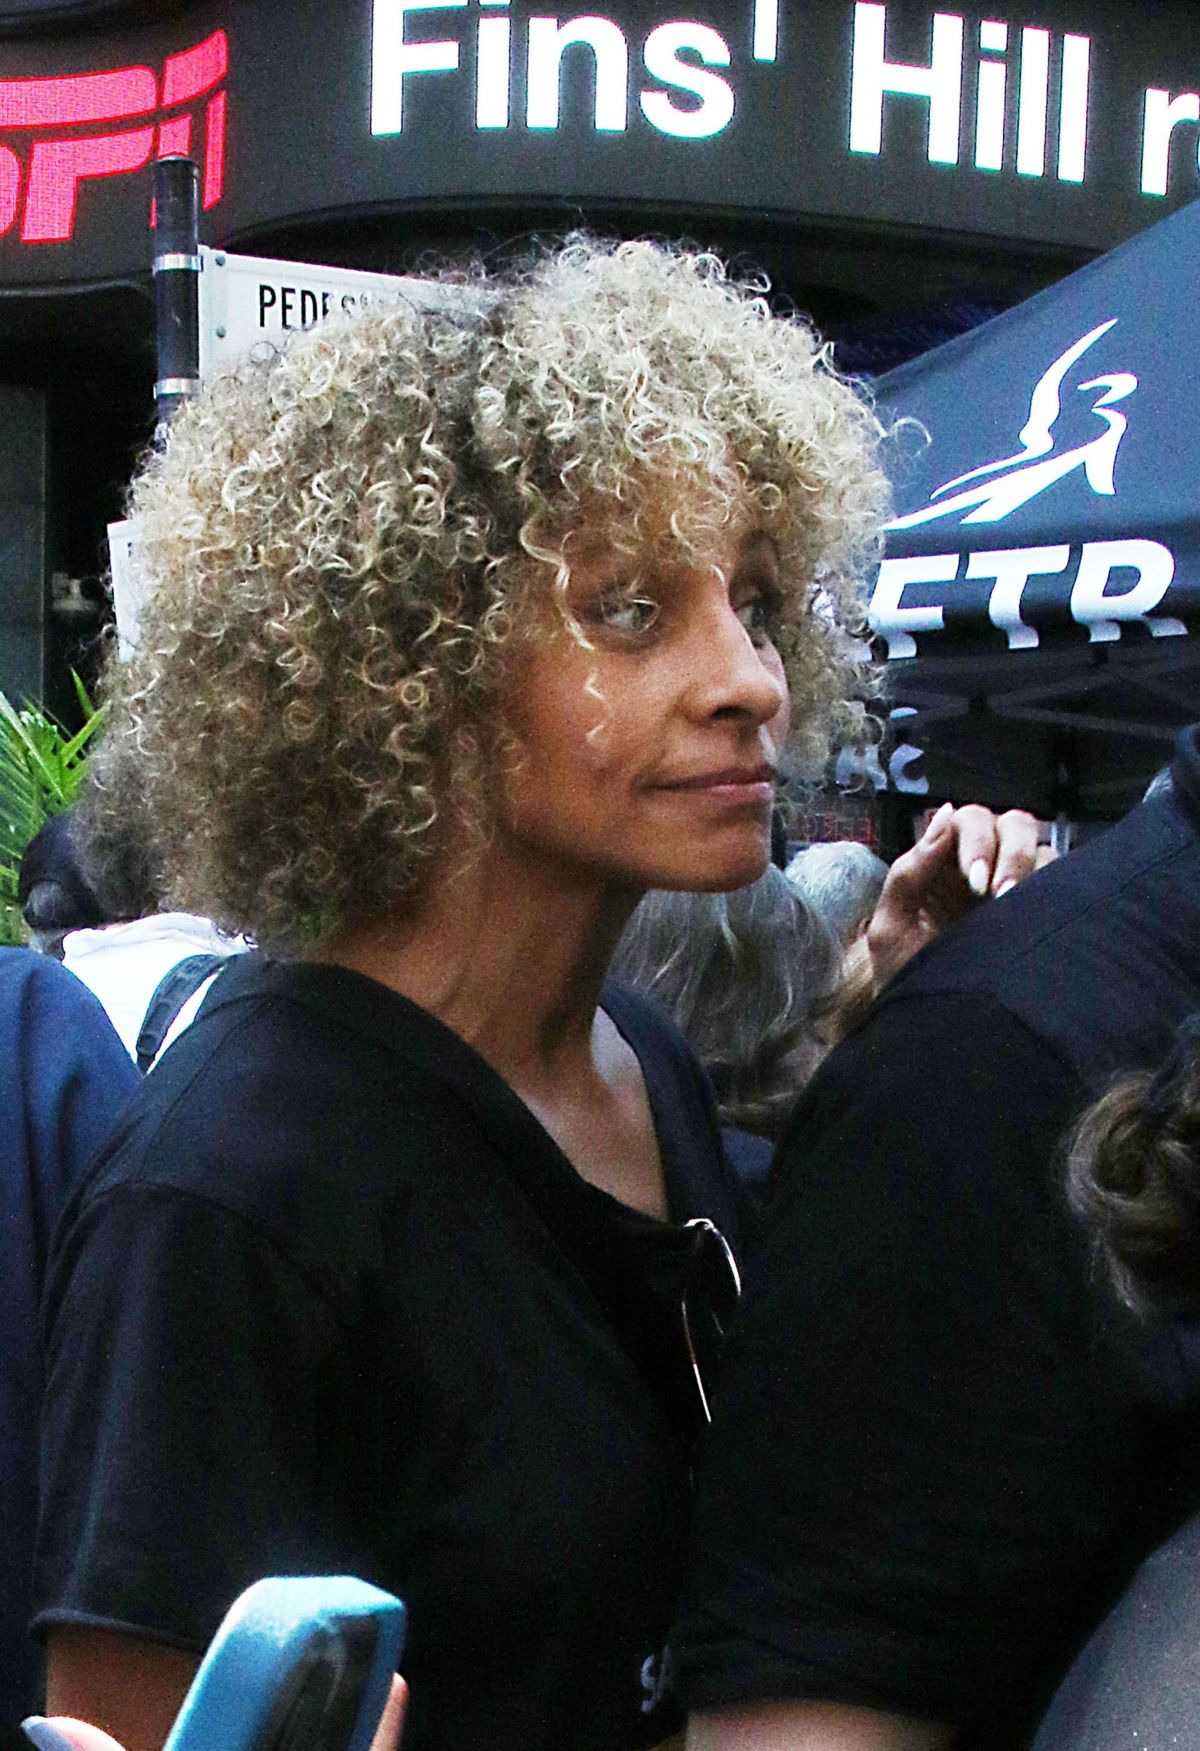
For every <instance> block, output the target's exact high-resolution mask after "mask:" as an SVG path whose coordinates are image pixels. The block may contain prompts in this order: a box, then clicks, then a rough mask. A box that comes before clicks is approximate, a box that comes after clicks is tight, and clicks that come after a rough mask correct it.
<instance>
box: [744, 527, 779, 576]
mask: <svg viewBox="0 0 1200 1751" xmlns="http://www.w3.org/2000/svg"><path fill="white" fill-rule="evenodd" d="M779 565H780V558H779V547H778V544H777V542H776V540H775V537H774V536H773V535H772V534H770V533H769V531H768V530H766V529H754V530H752V531H751V533H750V534H749V535H747V536H746V538H745V540H744V541H743V542H742V544H741V547H740V548H739V549H738V556H737V562H736V565H735V567H734V570H735V575H737V576H739V577H744V576H745V575H746V574H747V573H756V572H761V573H763V574H767V575H769V576H770V577H772V578H773V577H775V575H776V574H777V572H778V570H779Z"/></svg>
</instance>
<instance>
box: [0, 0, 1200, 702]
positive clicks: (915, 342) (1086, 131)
mask: <svg viewBox="0 0 1200 1751" xmlns="http://www.w3.org/2000/svg"><path fill="white" fill-rule="evenodd" d="M681 13H683V14H685V16H684V17H683V18H681V17H680V14H681ZM1194 25H1195V7H1194V0H1177V3H1175V4H1166V3H1164V4H1160V5H1159V6H1157V7H1155V8H1142V9H1130V8H1128V7H1127V6H1125V5H1123V4H1119V3H1118V0H1047V3H1046V4H1042V5H1038V6H1034V5H1032V4H1029V5H1023V6H1022V7H1020V8H1016V7H1014V6H1010V5H1009V4H1007V3H1005V4H1003V5H1000V6H999V7H997V8H995V9H988V10H980V9H978V8H972V9H970V10H966V9H957V10H955V11H949V10H937V11H936V13H935V8H934V7H933V6H932V5H926V4H915V3H911V0H890V3H889V4H887V5H886V6H884V5H861V4H855V0H777V3H775V0H734V3H730V0H725V3H722V4H716V3H712V0H710V3H707V4H705V3H701V0H690V3H688V4H686V5H684V6H680V5H678V4H677V3H674V0H664V3H645V0H641V3H635V0H623V3H621V4H617V3H615V0H600V3H599V4H597V6H596V7H595V9H592V8H590V7H589V8H587V9H585V8H583V7H579V8H569V7H566V6H560V7H559V8H558V9H557V11H556V12H554V13H551V12H549V11H548V10H546V9H545V7H544V5H540V4H537V3H533V4H531V3H529V0H444V3H442V4H424V5H421V6H415V5H407V6H406V5H404V4H403V3H402V0H352V3H348V0H339V3H336V4H329V5H326V6H323V7H319V8H300V7H297V6H295V5H293V4H288V3H286V0H223V3H220V0H205V3H203V4H199V3H197V4H176V5H171V4H158V5H153V6H151V5H144V4H143V5H129V4H126V5H113V4H102V3H93V4H71V3H70V0H57V3H54V0H51V3H50V4H40V5H39V4H37V0H25V3H24V4H16V3H15V0H7V3H6V0H0V385H3V386H4V387H3V389H2V390H0V398H2V399H3V402H4V405H3V408H2V409H0V413H2V414H3V417H4V420H5V425H4V428H3V429H4V431H5V434H6V445H7V448H8V449H9V451H10V452H11V455H10V456H9V457H8V459H7V461H4V462H0V556H3V557H2V563H0V590H2V591H3V598H2V600H0V686H3V687H4V688H5V689H6V690H8V691H10V692H17V693H22V692H32V691H34V687H33V686H32V685H31V679H32V678H33V677H35V676H36V674H37V671H38V661H39V659H38V655H37V650H36V646H37V642H38V637H39V635H38V631H37V628H38V626H39V623H41V624H42V625H43V627H44V632H43V634H42V635H41V645H42V650H41V659H40V660H41V668H42V673H43V676H44V686H45V692H46V695H47V698H48V700H49V702H50V703H51V705H52V706H53V705H59V706H64V707H65V706H67V705H68V704H69V699H70V694H69V682H68V664H69V662H70V661H72V660H74V661H76V662H79V663H81V664H82V665H83V667H84V668H85V670H86V668H87V666H88V661H89V658H88V653H87V649H86V641H87V638H88V636H90V635H91V633H92V632H93V631H94V627H95V621H93V622H91V623H90V624H89V622H88V620H87V599H89V598H90V599H91V600H92V602H93V604H94V607H95V610H96V613H97V614H98V613H99V608H100V601H101V597H102V588H101V585H100V583H99V578H100V574H101V572H102V570H103V566H104V548H103V533H104V525H105V523H106V522H107V521H108V520H109V519H110V518H112V517H114V516H115V515H117V514H119V511H120V503H121V493H122V488H123V485H124V482H125V480H126V479H127V478H128V475H129V472H130V469H131V467H132V465H133V462H134V459H135V457H136V455H137V452H138V450H139V449H140V448H141V446H142V445H144V443H145V442H146V441H147V439H148V437H149V435H150V424H151V416H152V405H151V402H152V382H153V377H154V361H153V352H152V332H153V330H152V302H151V281H150V275H149V256H150V237H149V234H148V229H147V220H148V204H149V170H148V165H149V163H150V161H151V159H152V158H153V157H154V156H156V155H159V154H162V153H165V152H168V151H180V150H184V151H188V152H190V153H191V154H192V155H193V156H194V157H195V158H196V159H197V160H198V162H199V164H200V167H201V177H202V188H203V193H204V201H205V210H204V213H203V216H202V236H203V238H204V240H205V241H206V242H210V243H214V244H217V243H221V244H226V245H229V246H231V247H234V248H239V247H240V248H242V249H245V250H249V251H252V252H254V253H256V254H263V255H282V256H290V257H294V258H296V259H305V260H312V261H326V262H336V263H341V264H344V265H347V266H358V267H367V268H373V269H380V270H384V271H392V272H402V271H412V270H413V269H414V268H418V269H419V267H420V265H421V263H422V261H423V260H425V259H428V257H429V255H430V254H431V253H433V254H441V253H445V252H447V251H450V252H454V251H459V250H465V249H476V250H483V251H485V252H494V251H501V252H502V251H503V250H505V249H507V248H512V247H521V246H523V244H525V243H526V242H527V241H528V238H529V236H530V234H531V233H537V232H541V233H553V232H560V231H562V230H563V229H566V228H569V227H570V226H571V225H572V224H577V223H581V222H582V223H586V224H589V225H591V226H593V227H595V228H597V229H600V230H604V231H609V232H620V233H638V232H646V231H649V232H652V233H655V234H659V235H665V236H675V237H678V236H687V237H689V238H691V239H692V240H694V241H696V242H699V243H702V244H705V245H712V246H714V247H716V248H718V249H719V250H721V251H722V252H723V253H724V254H726V255H727V256H731V257H732V258H733V259H734V260H735V262H736V263H737V264H738V265H739V266H741V267H743V268H754V269H761V270H764V271H765V272H767V273H768V274H769V275H770V277H771V280H772V283H773V285H774V287H775V290H776V294H777V295H778V296H779V297H780V298H781V299H785V300H791V301H792V302H793V303H794V304H795V305H796V306H798V307H799V308H801V309H803V310H805V311H806V312H808V313H810V314H811V315H812V316H813V317H814V319H815V320H816V321H817V323H818V324H819V326H821V327H822V328H823V329H824V331H825V332H826V333H827V334H828V335H830V337H831V338H832V339H833V340H834V342H835V344H836V346H837V352H838V358H839V362H840V363H841V364H842V365H843V366H844V367H845V368H847V369H849V370H852V371H856V372H863V373H866V374H869V375H873V374H875V373H877V372H880V371H883V370H886V369H888V368H889V367H891V366H893V365H895V364H897V363H899V362H901V361H902V360H903V359H904V358H906V357H910V356H912V355H914V354H916V353H919V352H922V351H924V350H926V349H927V348H928V347H930V346H932V345H934V344H936V343H937V342H938V341H939V340H942V339H944V338H946V337H947V336H948V335H950V334H953V333H955V332H958V331H960V330H962V329H964V328H968V327H970V326H972V325H973V324H974V323H976V322H978V321H980V320H982V319H983V318H985V317H986V316H987V315H989V314H992V313H994V312H995V311H997V310H999V309H1002V308H1005V307H1007V306H1008V305H1010V304H1012V303H1014V302H1016V301H1017V300H1019V299H1021V298H1023V297H1025V296H1027V295H1029V294H1030V293H1031V292H1033V291H1036V290H1038V289H1039V288H1040V287H1042V286H1044V285H1047V284H1049V283H1051V282H1052V281H1053V280H1055V279H1057V278H1058V277H1060V276H1061V275H1062V274H1064V273H1066V272H1068V271H1070V270H1071V269H1072V268H1074V267H1076V266H1078V265H1080V264H1081V263H1082V262H1083V261H1085V260H1087V259H1088V258H1089V257H1090V256H1091V255H1093V254H1095V253H1097V252H1099V251H1100V250H1102V249H1105V248H1107V247H1110V246H1111V245H1113V244H1115V243H1117V242H1119V241H1121V240H1122V239H1123V238H1125V237H1127V236H1130V235H1132V234H1133V233H1134V232H1136V231H1138V230H1140V229H1141V228H1143V227H1144V226H1146V225H1148V224H1151V223H1153V222H1154V221H1155V220H1156V219H1158V218H1160V217H1162V216H1163V215H1164V214H1165V213H1166V212H1168V211H1170V210H1172V209H1173V208H1174V207H1176V206H1179V205H1181V204H1183V203H1184V202H1186V201H1188V200H1190V199H1193V198H1195V197H1196V196H1197V194H1200V173H1198V170H1197V137H1198V134H1200V121H1198V120H1197V119H1196V118H1200V36H1197V34H1196V32H1195V29H1194ZM576 39H578V40H576ZM505 43H507V47H508V54H507V58H506V57H505V56H504V54H503V48H504V45H505ZM905 86H909V87H911V88H912V89H910V90H904V89H903V87H905ZM1160 185H1162V187H1163V188H1164V189H1165V192H1158V191H1159V188H1160ZM1151 191H1154V192H1151ZM10 410H12V411H11V417H10ZM35 413H36V417H35ZM18 452H19V456H18ZM38 458H43V459H44V464H43V462H39V461H38ZM39 506H40V511H38V510H36V509H35V510H31V507H39ZM39 523H40V540H39V539H38V537H37V535H36V534H35V533H34V531H35V530H36V528H37V526H38V525H39ZM22 531H23V532H24V533H22ZM23 542H24V545H22V543H23ZM39 573H40V578H39ZM56 573H57V574H59V584H58V586H57V587H56V588H57V595H58V598H59V601H58V609H57V611H56V612H52V611H51V581H50V580H51V578H52V576H53V575H54V574H56ZM71 578H77V579H82V580H83V595H84V598H85V600H84V604H83V606H82V607H81V606H80V603H79V600H78V594H79V593H78V591H77V590H75V589H74V587H73V586H72V587H70V588H68V587H66V585H65V584H64V582H63V580H66V579H71ZM39 602H40V607H39ZM31 640H32V642H31Z"/></svg>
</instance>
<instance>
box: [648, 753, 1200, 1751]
mask: <svg viewBox="0 0 1200 1751" xmlns="http://www.w3.org/2000/svg"><path fill="white" fill-rule="evenodd" d="M1197 749H1198V743H1197V737H1196V734H1195V732H1191V733H1190V734H1189V735H1188V736H1187V737H1185V738H1184V740H1183V741H1182V743H1181V746H1180V751H1179V754H1178V756H1177V760H1176V764H1175V769H1174V773H1175V793H1174V795H1173V796H1166V797H1160V798H1158V799H1156V800H1154V801H1152V802H1150V803H1147V804H1144V805H1143V806H1142V807H1141V808H1140V809H1138V810H1137V811H1135V813H1134V814H1133V815H1132V816H1131V817H1129V818H1128V819H1127V820H1126V821H1125V822H1123V823H1121V825H1120V826H1118V827H1117V828H1115V829H1113V830H1112V831H1111V832H1110V833H1109V834H1107V835H1105V836H1104V838H1103V839H1101V840H1097V841H1095V842H1093V844H1091V845H1089V846H1088V847H1085V848H1084V849H1083V850H1081V851H1078V852H1074V853H1072V854H1071V855H1070V856H1069V857H1067V858H1066V859H1064V860H1062V861H1061V862H1060V863H1058V864H1056V865H1054V866H1053V867H1052V868H1050V869H1049V870H1047V871H1045V872H1043V873H1042V874H1041V875H1040V876H1038V877H1035V878H1033V879H1032V880H1031V881H1029V882H1028V883H1025V884H1023V885H1022V887H1020V888H1019V889H1017V890H1015V891H1014V892H1012V893H1010V894H1009V895H1007V896H1005V897H1004V898H1003V899H1001V900H998V901H994V902H991V903H990V904H989V905H988V906H987V907H985V908H982V909H981V910H980V911H979V912H978V913H976V914H974V915H973V916H972V918H971V919H970V920H968V922H967V923H966V924H965V925H964V926H963V928H962V929H961V930H960V931H959V932H957V933H956V934H955V935H954V936H953V937H952V938H950V939H949V940H947V941H946V942H944V943H942V944H939V945H937V946H936V947H935V948H934V949H933V950H931V951H927V952H926V953H925V954H923V955H921V956H919V957H918V958H917V959H916V960H915V961H914V962H913V963H912V964H911V966H910V967H909V968H907V969H906V970H905V972H904V973H902V974H901V975H900V976H899V977H898V978H897V979H896V980H895V981H894V983H893V984H892V986H890V987H889V989H888V991H887V993H886V994H885V995H884V997H883V999H882V1001H881V1002H880V1003H879V1004H878V1006H877V1007H876V1009H875V1011H874V1012H873V1014H872V1015H871V1017H870V1018H869V1019H868V1020H867V1021H866V1023H865V1024H864V1025H863V1026H862V1027H861V1028H860V1030H859V1031H858V1032H857V1033H856V1034H854V1035H853V1036H852V1037H851V1038H850V1039H849V1040H848V1041H846V1042H845V1043H844V1044H843V1046H842V1047H840V1048H839V1049H838V1050H837V1051H836V1052H835V1053H833V1054H832V1055H831V1056H830V1057H829V1058H828V1059H827V1060H826V1062H825V1064H824V1066H823V1067H822V1070H821V1071H820V1072H819V1073H818V1075H817V1077H816V1078H815V1079H814V1081H813V1083H812V1084H811V1085H810V1088H809V1090H808V1091H807V1093H806V1096H805V1098H804V1099H803V1101H802V1102H801V1105H800V1107H799V1109H798V1111H797V1113H796V1115H795V1117H794V1119H793V1122H792V1125H791V1127H790V1129H789V1132H788V1135H787V1137H786V1138H785V1140H784V1142H783V1144H782V1147H781V1151H780V1159H779V1163H778V1184H777V1186H776V1188H775V1195H774V1196H773V1199H772V1203H771V1206H770V1209H769V1212H768V1218H767V1222H766V1225H765V1234H766V1237H767V1238H766V1241H765V1244H764V1247H763V1249H762V1252H761V1254H760V1255H759V1256H757V1257H756V1258H755V1259H754V1260H753V1261H752V1264H751V1268H750V1271H749V1273H748V1281H747V1288H746V1295H745V1298H744V1303H743V1320H742V1325H741V1330H740V1332H738V1333H737V1334H735V1337H734V1340H733V1342H732V1343H731V1345H730V1349H729V1352H728V1355H727V1357H726V1363H725V1367H724V1370H723V1381H722V1386H721V1389H720V1391H719V1393H718V1395H717V1403H716V1406H715V1409H714V1417H715V1421H714V1427H713V1430H712V1436H711V1440H710V1443H709V1445H708V1449H707V1452H706V1456H705V1459H704V1462H703V1465H702V1467H701V1475H700V1479H699V1496H698V1506H697V1522H696V1531H695V1543H694V1556H693V1561H692V1564H691V1568H690V1573H689V1580H688V1583H687V1586H686V1588H685V1593H684V1600H683V1604H682V1608H681V1612H680V1616H679V1620H678V1625H677V1632H676V1637H675V1655H676V1675H677V1679H678V1682H679V1686H680V1691H681V1694H682V1696H683V1698H684V1701H685V1703H687V1704H688V1705H689V1706H691V1707H696V1708H700V1707H720V1706H726V1705H729V1704H732V1703H734V1702H739V1701H750V1700H765V1699H768V1698H772V1697H775V1698H785V1697H786V1698H804V1697H808V1698H813V1699H825V1700H828V1701H836V1702H845V1703H856V1704H861V1705H864V1706H872V1707H876V1708H880V1709H883V1710H888V1711H892V1712H896V1713H904V1714H911V1715H915V1716H917V1717H926V1718H930V1719H935V1720H946V1721H952V1722H957V1723H965V1731H964V1735H963V1740H964V1743H970V1744H973V1745H983V1744H994V1745H999V1746H1005V1747H1011V1746H1012V1745H1014V1744H1015V1743H1018V1742H1019V1741H1020V1738H1021V1736H1022V1734H1023V1733H1024V1732H1025V1731H1026V1730H1027V1728H1028V1725H1029V1723H1030V1720H1031V1719H1032V1717H1033V1716H1034V1714H1035V1713H1036V1709H1037V1707H1038V1704H1039V1700H1040V1699H1041V1698H1042V1696H1043V1695H1044V1694H1045V1691H1046V1688H1047V1686H1048V1685H1049V1684H1050V1683H1051V1682H1052V1679H1053V1677H1054V1675H1055V1674H1056V1673H1059V1672H1061V1670H1063V1669H1064V1668H1065V1665H1066V1663H1067V1661H1068V1659H1069V1657H1070V1653H1071V1650H1072V1648H1073V1646H1074V1645H1075V1643H1076V1642H1077V1641H1078V1639H1079V1637H1080V1636H1081V1634H1082V1633H1083V1631H1084V1630H1085V1629H1086V1627H1088V1626H1089V1625H1090V1624H1091V1623H1093V1622H1095V1621H1096V1620H1097V1619H1098V1617H1099V1616H1100V1615H1101V1613H1102V1612H1103V1610H1104V1607H1105V1605H1106V1603H1107V1602H1108V1600H1109V1599H1110V1598H1111V1596H1112V1593H1113V1591H1114V1589H1115V1588H1116V1587H1118V1586H1119V1585H1120V1583H1121V1581H1122V1579H1123V1578H1124V1576H1125V1574H1126V1573H1127V1572H1128V1570H1129V1568H1130V1567H1131V1566H1132V1563H1133V1562H1134V1561H1135V1560H1136V1557H1137V1555H1139V1554H1140V1553H1142V1552H1144V1551H1145V1550H1146V1549H1148V1548H1149V1546H1150V1544H1151V1543H1152V1542H1153V1541H1154V1539H1155V1538H1156V1537H1157V1536H1158V1535H1159V1534H1160V1533H1161V1531H1162V1530H1163V1527H1164V1525H1166V1524H1168V1523H1170V1522H1171V1520H1172V1518H1177V1517H1178V1516H1179V1515H1180V1514H1181V1513H1182V1512H1183V1511H1184V1509H1185V1507H1186V1505H1187V1497H1186V1495H1185V1493H1184V1492H1185V1490H1186V1487H1187V1477H1186V1473H1187V1471H1189V1470H1190V1474H1191V1477H1190V1483H1191V1487H1192V1488H1193V1490H1195V1489H1196V1488H1197V1486H1200V1466H1198V1465H1197V1464H1196V1460H1195V1453H1196V1452H1197V1451H1200V1447H1197V1446H1196V1445H1190V1443H1194V1440H1195V1425H1194V1420H1193V1414H1194V1413H1193V1410H1192V1409H1191V1407H1190V1406H1189V1394H1191V1396H1192V1398H1193V1399H1194V1394H1192V1392H1191V1388H1192V1383H1191V1381H1190V1380H1189V1379H1188V1378H1187V1376H1186V1374H1185V1373H1183V1372H1182V1371H1181V1370H1180V1369H1178V1368H1176V1366H1175V1364H1176V1362H1177V1359H1178V1358H1177V1356H1176V1353H1175V1352H1174V1350H1173V1349H1172V1347H1171V1343H1170V1339H1169V1335H1168V1334H1166V1333H1162V1332H1160V1333H1155V1334H1149V1335H1148V1336H1147V1334H1143V1333H1142V1332H1141V1331H1140V1329H1139V1328H1136V1327H1135V1326H1134V1325H1133V1323H1132V1321H1131V1320H1130V1319H1129V1318H1128V1317H1127V1316H1126V1315H1125V1314H1123V1312H1122V1310H1121V1309H1120V1308H1119V1307H1118V1306H1117V1305H1116V1304H1115V1301H1114V1300H1113V1298H1112V1297H1111V1296H1110V1295H1109V1294H1108V1293H1107V1292H1106V1288H1105V1285H1104V1282H1103V1279H1102V1273H1101V1272H1100V1271H1099V1269H1098V1267H1097V1265H1096V1264H1095V1262H1094V1260H1093V1257H1092V1254H1091V1252H1090V1249H1089V1246H1088V1244H1087V1243H1086V1241H1085V1239H1084V1237H1083V1236H1082V1235H1081V1233H1080V1232H1079V1231H1078V1230H1077V1228H1076V1227H1075V1226H1074V1224H1073V1223H1072V1221H1071V1219H1070V1217H1069V1216H1068V1213H1067V1211H1066V1207H1065V1199H1064V1196H1063V1192H1062V1179H1061V1171H1060V1157H1059V1154H1058V1149H1057V1145H1058V1141H1059V1138H1060V1136H1061V1133H1062V1131H1063V1129H1064V1127H1065V1126H1066V1125H1067V1124H1068V1123H1069V1122H1070V1121H1071V1120H1072V1119H1073V1118H1074V1117H1075V1116H1076V1115H1077V1114H1078V1112H1079V1111H1080V1110H1081V1108H1082V1107H1083V1106H1084V1105H1085V1104H1086V1102H1087V1101H1088V1100H1089V1099H1090V1098H1092V1096H1093V1095H1094V1094H1095V1093H1096V1092H1098V1090H1099V1088H1100V1087H1101V1086H1102V1085H1103V1084H1104V1083H1105V1081H1106V1080H1107V1078H1108V1077H1109V1076H1110V1075H1111V1073H1112V1072H1114V1071H1115V1070H1118V1069H1120V1068H1122V1067H1129V1066H1133V1065H1139V1064H1147V1063H1153V1062H1154V1061H1155V1060H1156V1059H1157V1058H1158V1057H1160V1056H1162V1055H1164V1054H1165V1052H1166V1050H1167V1047H1168V1045H1169V1043H1170V1040H1171V1036H1172V1033H1173V1031H1174V1028H1175V1026H1176V1025H1177V1023H1178V1022H1179V1021H1180V1020H1181V1019H1182V1017H1183V1016H1184V1015H1186V1014H1187V1013H1188V1012H1189V1011H1191V1010H1194V1009H1196V1008H1197V1007H1198V1006H1200V759H1198V757H1197ZM1147 1347H1148V1348H1149V1349H1152V1350H1153V1362H1154V1368H1153V1369H1151V1367H1150V1366H1149V1365H1148V1364H1149V1362H1150V1360H1151V1358H1150V1355H1149V1354H1148V1353H1147ZM1185 1451H1186V1452H1187V1453H1188V1458H1187V1462H1186V1465H1184V1466H1181V1464H1180V1457H1181V1453H1183V1452H1185Z"/></svg>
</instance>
